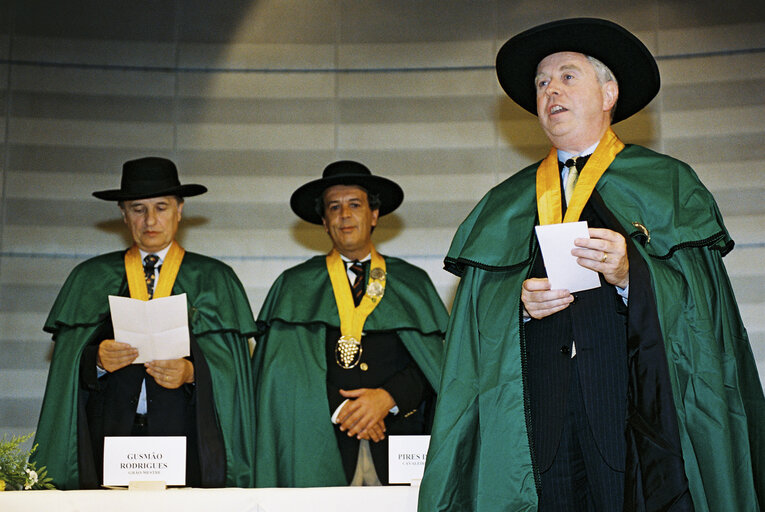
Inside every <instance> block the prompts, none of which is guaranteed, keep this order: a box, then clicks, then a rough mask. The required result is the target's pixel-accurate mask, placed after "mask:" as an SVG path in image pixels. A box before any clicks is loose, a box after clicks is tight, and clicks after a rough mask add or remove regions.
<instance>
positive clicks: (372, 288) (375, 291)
mask: <svg viewBox="0 0 765 512" xmlns="http://www.w3.org/2000/svg"><path fill="white" fill-rule="evenodd" d="M384 293H385V288H383V285H382V284H380V283H378V282H377V281H372V282H371V283H369V286H367V295H368V296H369V298H370V299H372V300H373V301H376V300H378V299H379V298H380V297H382V296H383V294H384Z"/></svg>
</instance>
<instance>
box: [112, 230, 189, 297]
mask: <svg viewBox="0 0 765 512" xmlns="http://www.w3.org/2000/svg"><path fill="white" fill-rule="evenodd" d="M185 253H186V251H185V250H184V248H183V247H181V246H180V245H179V244H178V242H173V243H172V245H171V246H170V250H169V251H167V255H166V256H165V261H164V262H163V263H162V269H161V270H160V271H159V284H158V285H157V288H156V289H155V290H154V296H153V298H155V299H158V298H160V297H169V296H170V294H171V293H172V291H173V285H174V284H175V278H176V277H177V276H178V270H179V269H180V268H181V261H182V260H183V255H184V254H185ZM125 272H126V273H127V281H128V288H130V297H131V298H133V299H138V300H149V292H148V290H147V289H146V276H145V275H144V273H143V261H142V260H141V252H140V251H139V250H138V246H137V245H133V247H131V248H130V249H128V251H127V252H126V253H125Z"/></svg>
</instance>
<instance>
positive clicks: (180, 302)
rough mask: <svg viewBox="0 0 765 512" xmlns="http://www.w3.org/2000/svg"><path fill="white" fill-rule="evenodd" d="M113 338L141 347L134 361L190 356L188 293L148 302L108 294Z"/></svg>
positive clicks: (142, 361)
mask: <svg viewBox="0 0 765 512" xmlns="http://www.w3.org/2000/svg"><path fill="white" fill-rule="evenodd" d="M109 309H110V310H111V315H112V325H113V326H114V339H115V340H116V341H119V342H120V343H128V344H130V345H132V346H133V347H135V348H137V349H138V357H137V358H136V360H135V361H133V364H136V363H145V362H147V361H154V360H158V359H179V358H181V357H187V356H188V355H189V353H190V352H189V324H188V313H187V307H186V294H185V293H182V294H180V295H171V296H170V297H162V298H159V299H152V300H149V301H143V300H137V299H131V298H129V297H117V296H115V295H109Z"/></svg>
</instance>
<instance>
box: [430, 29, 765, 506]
mask: <svg viewBox="0 0 765 512" xmlns="http://www.w3.org/2000/svg"><path fill="white" fill-rule="evenodd" d="M496 67H497V75H498V78H499V83H500V85H501V86H502V87H503V89H504V90H505V92H507V94H508V95H509V96H510V98H512V99H513V100H514V101H515V102H516V103H518V104H519V105H520V106H521V107H523V108H524V109H526V110H528V111H529V112H531V113H533V114H535V115H537V116H538V118H539V122H540V124H541V126H542V129H543V131H544V132H545V134H546V135H547V137H548V138H549V140H550V142H551V143H552V145H553V148H552V149H551V150H550V152H549V154H548V156H547V157H546V158H545V159H543V160H542V161H540V162H537V163H535V164H533V165H531V166H529V167H527V168H526V169H523V170H521V171H520V172H519V173H517V174H515V175H514V176H513V177H511V178H510V179H508V180H507V181H505V182H504V183H502V184H500V185H498V186H497V187H495V188H494V189H493V190H491V191H490V192H489V193H488V194H487V195H486V196H485V197H484V199H483V200H482V201H481V202H480V203H479V205H478V206H477V207H476V208H475V209H474V210H473V212H472V213H471V214H470V216H469V217H468V218H467V219H466V220H465V222H464V223H463V224H462V226H461V227H460V229H459V231H458V232H457V234H456V236H455V238H454V241H453V242H452V246H451V249H450V250H449V254H448V255H447V257H446V267H447V269H448V270H450V271H451V272H454V273H455V274H457V275H459V276H460V277H461V282H460V286H459V290H458V292H457V296H456V298H455V302H454V307H453V309H452V320H451V323H450V327H449V332H448V333H447V337H446V352H445V356H444V357H445V361H444V369H443V372H444V377H443V382H444V383H446V382H450V381H454V382H459V385H454V386H447V385H442V388H441V390H440V394H439V402H438V405H437V408H436V418H435V421H434V426H433V434H432V440H431V444H430V451H429V453H428V462H427V467H426V470H425V477H424V479H423V484H422V489H421V493H420V502H419V506H420V510H422V511H423V512H425V511H427V512H434V511H445V510H453V511H464V510H475V511H491V512H494V511H497V510H513V511H515V510H540V511H577V512H578V511H609V512H612V511H621V510H625V511H633V510H634V511H638V510H640V511H659V510H661V511H670V510H671V511H681V510H682V511H686V510H693V509H694V507H695V509H696V510H760V509H761V508H762V505H763V502H765V475H763V460H764V459H765V444H763V443H764V441H765V438H764V437H763V429H765V400H763V394H762V387H761V385H760V382H759V378H758V375H757V368H756V366H755V364H754V361H753V358H752V353H751V348H750V346H749V343H748V341H747V338H746V331H745V330H744V327H743V325H742V324H741V320H740V317H739V315H738V311H737V307H736V303H735V299H734V297H733V292H732V290H731V288H730V284H729V282H728V278H727V275H726V272H725V268H724V266H723V263H722V257H723V256H724V255H725V254H726V253H728V252H729V251H730V250H731V249H732V247H733V241H732V240H731V239H730V237H729V236H728V233H727V231H726V229H725V226H724V225H723V222H722V217H721V215H720V213H719V210H718V208H717V205H716V204H715V202H714V199H713V198H712V196H711V194H710V193H709V191H707V190H706V189H705V188H704V186H703V185H702V184H701V183H700V182H699V180H698V178H697V177H696V175H695V173H694V172H693V171H692V170H691V169H690V168H689V167H688V166H687V165H686V164H684V163H682V162H679V161H677V160H675V159H673V158H670V157H668V156H665V155H661V154H658V153H655V152H652V151H650V150H648V149H646V148H643V147H640V146H636V145H629V144H628V145H625V144H624V143H622V142H621V141H620V140H619V138H618V137H617V136H616V134H615V133H614V132H613V130H612V129H611V124H612V123H617V122H619V121H621V120H624V119H626V118H628V117H630V116H631V115H633V114H635V113H636V112H638V111H640V110H641V109H642V108H643V107H644V106H646V105H647V104H648V103H649V102H650V101H651V99H652V98H653V97H654V96H655V95H656V93H657V92H658V90H659V71H658V67H657V65H656V62H655V61H654V59H653V57H652V56H651V54H650V52H649V51H648V49H647V48H646V47H645V46H644V45H643V44H642V43H641V42H640V41H639V40H638V39H637V38H636V37H635V36H634V35H632V34H631V33H630V32H628V31H627V30H625V29H624V28H622V27H621V26H619V25H616V24H615V23H612V22H610V21H606V20H601V19H590V18H577V19H567V20H560V21H555V22H552V23H547V24H544V25H541V26H538V27H534V28H532V29H529V30H527V31H525V32H522V33H521V34H518V35H516V36H515V37H513V38H511V39H510V40H509V41H507V43H505V45H504V46H503V47H502V48H501V49H500V51H499V54H498V55H497V66H496ZM579 220H581V221H587V223H588V228H589V237H587V238H578V239H576V240H575V242H574V247H573V248H572V249H571V250H570V255H571V256H573V257H575V258H576V263H578V265H580V266H582V267H585V268H587V269H590V270H592V271H594V272H597V275H598V279H599V286H596V287H595V288H591V289H586V290H581V291H575V292H574V293H571V292H569V291H568V290H559V289H551V288H552V287H551V285H550V280H548V275H547V270H546V268H545V262H543V260H542V256H541V255H540V249H539V244H538V242H537V239H536V237H535V236H534V226H535V225H554V224H558V223H561V222H574V221H579ZM566 255H567V256H568V251H566ZM467 362H470V364H466V363H467Z"/></svg>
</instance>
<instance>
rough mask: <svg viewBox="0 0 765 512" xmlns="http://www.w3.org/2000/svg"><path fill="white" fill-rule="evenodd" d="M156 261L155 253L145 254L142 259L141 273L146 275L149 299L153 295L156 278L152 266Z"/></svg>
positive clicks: (157, 257) (157, 258)
mask: <svg viewBox="0 0 765 512" xmlns="http://www.w3.org/2000/svg"><path fill="white" fill-rule="evenodd" d="M158 261H159V256H157V255H156V254H147V255H146V257H145V258H144V259H143V274H144V276H145V277H146V290H147V291H148V292H149V299H151V298H152V297H153V296H154V281H155V280H156V277H155V275H154V267H155V265H156V264H157V262H158Z"/></svg>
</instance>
